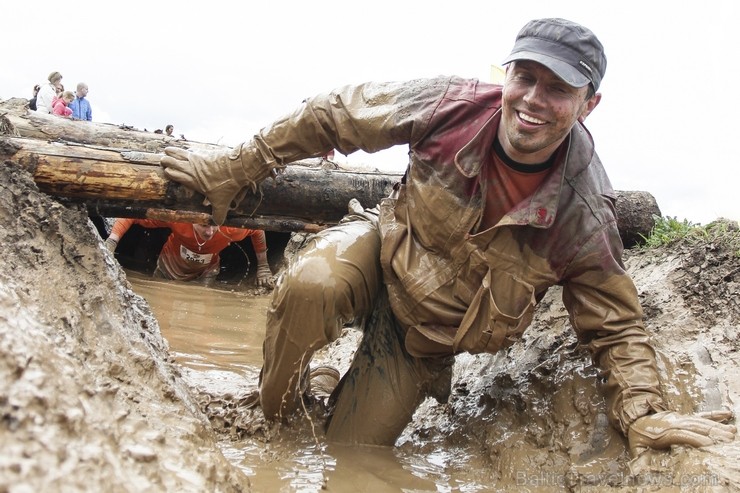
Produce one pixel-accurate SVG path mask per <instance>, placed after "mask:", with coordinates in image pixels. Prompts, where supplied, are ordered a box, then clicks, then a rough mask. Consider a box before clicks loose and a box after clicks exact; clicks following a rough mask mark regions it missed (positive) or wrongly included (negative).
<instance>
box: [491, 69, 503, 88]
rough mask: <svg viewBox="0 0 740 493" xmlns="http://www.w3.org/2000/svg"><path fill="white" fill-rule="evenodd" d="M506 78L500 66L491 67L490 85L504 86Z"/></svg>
mask: <svg viewBox="0 0 740 493" xmlns="http://www.w3.org/2000/svg"><path fill="white" fill-rule="evenodd" d="M505 78H506V69H504V67H501V66H500V65H491V83H493V84H501V85H503V84H504V79H505Z"/></svg>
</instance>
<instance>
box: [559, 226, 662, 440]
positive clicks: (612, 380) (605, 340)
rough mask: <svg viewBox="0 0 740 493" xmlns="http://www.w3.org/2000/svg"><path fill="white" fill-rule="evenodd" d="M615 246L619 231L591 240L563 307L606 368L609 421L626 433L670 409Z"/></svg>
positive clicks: (632, 289) (603, 232) (577, 262)
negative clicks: (642, 419)
mask: <svg viewBox="0 0 740 493" xmlns="http://www.w3.org/2000/svg"><path fill="white" fill-rule="evenodd" d="M611 229H614V231H610V230H611ZM615 234H616V238H614V237H613V235H615ZM613 245H621V240H619V234H618V232H617V231H616V228H608V229H604V230H601V231H599V232H598V233H596V234H595V235H594V236H593V237H592V238H591V239H590V240H589V241H588V243H587V244H586V245H585V246H584V248H583V249H582V250H581V252H580V253H579V255H578V258H577V259H576V260H575V267H574V269H573V275H572V277H569V278H568V280H567V281H566V282H565V283H564V286H563V302H564V304H565V307H566V308H567V310H568V313H569V314H570V320H571V323H572V325H573V327H574V329H575V331H576V333H577V334H578V337H579V340H580V341H581V342H582V343H585V344H587V345H588V348H589V349H590V351H591V354H592V355H593V359H594V362H595V363H596V364H597V365H598V366H599V367H600V369H601V372H602V377H603V379H604V382H605V383H604V390H605V394H606V398H607V403H608V408H609V409H608V415H609V418H610V420H611V422H612V424H613V425H614V426H615V427H617V428H618V429H620V430H621V431H622V432H623V433H625V434H626V433H627V431H628V430H629V426H630V425H631V424H632V423H633V422H634V421H635V420H636V419H637V418H639V417H641V416H644V415H647V414H651V413H654V412H658V411H663V410H665V405H664V403H663V397H662V393H661V390H660V380H659V377H658V368H657V364H656V355H655V350H654V349H653V347H652V345H651V343H650V340H649V336H648V334H647V332H646V331H645V327H644V324H643V322H642V308H641V307H640V303H639V299H638V296H637V289H636V287H635V285H634V282H633V281H632V279H631V278H630V276H629V275H628V274H627V272H626V271H625V270H624V267H623V265H622V262H621V246H620V247H614V246H613Z"/></svg>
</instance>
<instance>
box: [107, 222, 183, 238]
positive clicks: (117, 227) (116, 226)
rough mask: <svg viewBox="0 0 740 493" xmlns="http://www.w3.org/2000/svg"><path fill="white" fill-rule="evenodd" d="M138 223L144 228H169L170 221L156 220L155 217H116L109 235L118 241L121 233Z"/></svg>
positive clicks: (123, 233) (121, 235)
mask: <svg viewBox="0 0 740 493" xmlns="http://www.w3.org/2000/svg"><path fill="white" fill-rule="evenodd" d="M134 224H138V225H140V226H143V227H145V228H169V227H170V223H168V222H165V221H157V220H155V219H131V218H118V219H116V222H115V223H113V227H112V228H111V232H110V237H111V238H113V239H114V240H116V241H119V240H120V239H121V238H122V237H123V235H125V234H126V232H127V231H128V230H129V229H130V228H131V226H133V225H134Z"/></svg>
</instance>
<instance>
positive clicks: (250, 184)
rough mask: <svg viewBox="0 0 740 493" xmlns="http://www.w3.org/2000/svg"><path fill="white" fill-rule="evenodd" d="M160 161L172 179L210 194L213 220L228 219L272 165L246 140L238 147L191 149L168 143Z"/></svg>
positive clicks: (221, 222)
mask: <svg viewBox="0 0 740 493" xmlns="http://www.w3.org/2000/svg"><path fill="white" fill-rule="evenodd" d="M164 152H165V156H163V157H162V159H161V161H160V164H161V166H162V167H163V168H164V175H165V176H166V177H167V178H169V179H170V180H174V181H176V182H178V183H181V184H183V185H185V186H186V187H188V188H190V189H193V190H195V191H197V192H200V193H202V194H203V195H205V196H206V199H205V200H204V201H203V203H204V204H205V205H208V204H211V206H212V211H211V214H212V216H213V220H214V221H215V223H216V224H218V225H219V226H220V225H222V224H223V223H224V220H225V219H226V214H227V213H228V212H229V209H234V208H235V207H236V206H237V205H239V202H241V201H242V199H244V196H245V195H246V194H247V192H248V191H249V190H250V189H251V191H252V192H256V191H257V186H258V185H259V184H260V183H262V181H263V180H264V179H265V178H267V177H268V176H272V171H271V167H270V166H268V165H266V164H264V163H263V162H262V161H261V160H260V159H258V158H257V152H256V151H254V152H248V148H247V147H246V146H244V144H239V145H238V146H236V147H235V148H234V149H230V150H217V151H201V150H197V151H187V150H185V149H181V148H179V147H167V148H165V150H164Z"/></svg>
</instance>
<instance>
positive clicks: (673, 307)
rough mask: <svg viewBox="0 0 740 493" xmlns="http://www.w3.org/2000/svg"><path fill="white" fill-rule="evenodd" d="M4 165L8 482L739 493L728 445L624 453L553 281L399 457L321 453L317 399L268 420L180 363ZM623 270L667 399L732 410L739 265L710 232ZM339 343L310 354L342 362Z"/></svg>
mask: <svg viewBox="0 0 740 493" xmlns="http://www.w3.org/2000/svg"><path fill="white" fill-rule="evenodd" d="M0 173H2V177H1V178H0V179H1V180H2V185H0V239H2V243H1V244H2V252H3V255H2V256H1V257H0V258H1V259H2V260H1V261H0V262H2V263H1V264H0V266H1V267H2V268H1V269H0V304H2V312H0V313H1V315H0V334H1V336H0V413H1V416H2V420H1V421H0V447H1V448H2V451H3V452H2V455H1V456H0V492H2V491H9V492H12V491H19V492H20V491H250V490H253V491H269V490H278V489H279V490H281V491H317V490H319V489H321V488H324V489H325V490H328V491H374V492H375V491H400V490H404V491H552V490H554V489H556V490H573V491H603V490H604V489H610V490H613V491H636V490H639V489H641V488H646V489H648V490H655V491H660V490H676V491H677V490H681V489H685V490H687V491H689V490H690V491H697V490H698V491H702V490H704V491H737V490H738V489H740V441H738V440H737V439H736V440H735V441H734V442H732V443H729V444H723V445H718V446H714V447H709V448H706V449H702V450H693V449H684V448H675V449H673V450H671V451H667V452H654V451H651V452H648V453H646V454H644V455H643V456H641V457H640V458H639V459H637V460H634V461H632V460H630V457H629V455H628V453H627V451H626V448H625V441H624V439H623V438H622V437H621V435H619V434H618V433H617V432H616V431H615V430H614V429H612V428H611V427H610V426H609V425H608V423H607V422H606V415H605V404H604V401H603V399H602V398H601V396H600V394H599V392H598V389H597V385H598V377H597V372H596V370H595V368H594V367H593V366H592V365H591V363H590V359H589V357H588V354H587V353H585V352H584V351H582V350H581V349H580V348H579V347H578V345H577V343H576V340H575V337H574V335H573V333H572V330H571V329H570V327H569V325H568V322H567V317H566V315H565V312H564V310H563V309H562V306H561V303H560V301H559V293H558V292H557V290H552V291H551V292H550V293H549V294H548V296H547V297H546V298H545V299H544V300H543V301H542V302H541V303H540V305H539V307H538V313H537V316H536V318H535V321H534V323H533V326H532V327H530V329H528V331H527V332H526V334H525V338H524V339H523V340H522V341H521V343H518V344H515V345H514V346H512V347H511V348H510V349H509V350H508V351H506V352H504V353H500V354H498V355H495V356H469V355H461V356H459V357H458V358H457V361H456V364H455V372H454V377H453V389H452V395H451V397H450V400H449V401H448V402H447V403H446V404H438V403H436V401H433V400H428V401H426V402H424V403H423V404H422V406H421V407H420V408H419V410H418V411H417V413H416V415H415V416H414V420H413V422H412V423H411V424H410V425H409V426H408V427H407V429H406V430H405V431H404V433H403V435H402V436H401V438H400V439H399V440H398V442H397V444H396V447H395V448H393V449H364V448H362V447H337V446H334V445H331V444H326V443H325V442H324V441H323V439H322V437H321V426H320V420H321V406H314V407H313V408H312V409H311V411H310V413H309V416H310V417H311V421H310V420H308V419H306V418H305V417H304V418H300V419H298V420H297V422H296V423H295V425H294V426H292V427H282V428H280V427H276V426H270V425H268V424H266V423H265V422H264V420H263V419H262V416H261V413H260V411H259V410H258V409H256V410H249V409H246V408H245V406H244V405H243V401H242V399H243V398H244V397H245V396H247V395H249V393H250V392H251V391H252V390H253V388H254V385H255V384H256V372H257V371H258V365H254V366H250V365H245V367H244V368H243V369H242V370H243V371H242V373H243V375H244V376H245V377H246V378H244V379H241V380H239V381H238V382H228V381H226V382H225V381H224V380H223V379H219V378H216V377H214V376H213V374H212V373H210V372H207V371H198V370H197V369H193V368H188V367H186V366H183V365H182V364H181V363H180V362H178V360H177V359H176V358H175V356H173V354H174V353H176V352H177V351H178V348H176V347H171V346H174V344H175V343H176V341H174V340H171V341H170V342H169V343H168V340H167V339H165V338H164V337H163V335H162V332H160V324H159V323H158V322H157V320H156V319H155V317H154V314H153V312H152V311H151V308H150V306H149V304H148V303H147V302H146V301H145V300H144V299H143V298H142V297H141V296H139V295H137V294H135V291H134V290H133V289H132V285H131V284H130V283H129V281H128V279H127V277H126V274H125V272H124V271H123V270H122V269H121V268H120V266H119V265H118V264H117V263H116V262H115V260H114V259H113V258H112V257H111V256H110V255H109V254H108V252H107V251H106V250H105V248H104V247H103V245H102V242H101V241H100V239H99V237H98V235H97V233H96V231H95V229H94V228H93V227H92V225H91V224H90V223H89V222H88V219H87V215H86V213H85V212H84V211H83V210H79V209H75V208H67V207H65V206H63V205H60V204H59V203H57V202H55V201H54V200H52V199H51V198H49V197H48V196H46V195H44V194H41V193H39V192H38V191H37V189H36V187H35V185H34V184H33V182H32V181H31V179H30V177H29V176H28V175H27V174H26V173H25V172H22V171H19V170H17V169H15V168H14V167H12V166H8V165H4V166H3V169H2V171H1V172H0ZM735 249H737V246H735ZM626 262H627V265H628V268H629V270H630V271H631V273H632V274H633V276H634V278H635V281H636V283H637V286H638V289H639V291H640V296H641V299H642V303H643V306H644V307H645V312H646V323H647V327H648V329H649V331H650V332H651V333H652V334H653V337H654V343H655V346H656V348H657V350H658V352H659V356H660V358H659V363H660V371H661V374H662V377H663V383H664V390H665V394H666V398H667V400H668V403H669V405H670V406H671V407H673V408H675V409H677V410H680V411H684V412H689V411H695V410H710V409H718V408H720V407H730V408H732V409H733V411H734V412H735V414H736V415H737V414H738V412H739V411H740V405H739V404H738V402H740V369H739V368H738V366H740V353H739V352H738V350H739V349H740V342H739V340H738V327H739V325H740V324H739V323H738V321H739V320H740V300H739V298H740V296H739V291H740V259H739V258H738V257H737V256H733V252H732V251H731V250H730V249H729V248H728V246H727V245H726V244H725V243H724V242H722V241H719V240H717V241H700V242H696V243H689V242H682V243H680V244H678V245H674V246H673V247H671V248H668V249H666V248H661V249H655V250H651V251H647V252H641V251H637V252H630V253H629V254H628V256H627V259H626ZM259 296H264V295H258V297H259ZM346 334H347V337H344V338H342V339H340V341H338V342H337V343H335V344H333V345H332V346H331V347H329V348H327V350H326V351H324V352H322V353H321V354H320V355H319V356H320V359H321V360H323V361H328V362H332V363H334V364H336V365H337V366H339V367H340V369H343V368H346V365H347V364H348V362H349V359H350V357H351V353H352V351H353V349H354V347H355V344H356V342H357V337H358V334H357V331H354V330H352V329H347V331H346ZM221 375H222V374H221ZM261 471H270V473H271V474H272V475H273V476H274V477H275V478H277V479H275V480H274V482H272V483H270V484H269V486H270V488H269V489H265V488H264V486H265V483H261V482H260V481H258V479H259V478H260V472H261Z"/></svg>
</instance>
